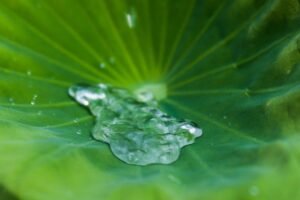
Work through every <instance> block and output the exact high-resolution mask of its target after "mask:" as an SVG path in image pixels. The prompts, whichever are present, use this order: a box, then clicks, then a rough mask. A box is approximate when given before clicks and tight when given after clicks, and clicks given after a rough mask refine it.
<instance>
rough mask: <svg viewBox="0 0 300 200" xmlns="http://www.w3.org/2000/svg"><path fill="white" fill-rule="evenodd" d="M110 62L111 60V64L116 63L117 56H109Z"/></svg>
mask: <svg viewBox="0 0 300 200" xmlns="http://www.w3.org/2000/svg"><path fill="white" fill-rule="evenodd" d="M108 62H109V63H110V64H111V65H114V64H116V58H115V57H109V59H108Z"/></svg>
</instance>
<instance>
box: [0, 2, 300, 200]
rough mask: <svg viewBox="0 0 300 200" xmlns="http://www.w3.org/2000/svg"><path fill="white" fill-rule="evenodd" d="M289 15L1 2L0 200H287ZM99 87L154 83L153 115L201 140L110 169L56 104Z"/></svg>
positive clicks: (83, 129)
mask: <svg viewBox="0 0 300 200" xmlns="http://www.w3.org/2000/svg"><path fill="white" fill-rule="evenodd" d="M299 13H300V2H299V0H239V1H229V0H222V1H217V0H189V1H187V0H176V1H174V0H144V1H140V0H123V1H119V0H105V1H100V0H90V1H80V0H61V1H50V0H45V1H37V0H15V1H11V0H2V1H1V5H0V63H1V65H0V67H1V68H0V92H1V95H0V169H1V170H0V185H2V186H1V188H5V189H3V191H5V192H0V197H2V196H3V199H14V198H15V197H18V198H20V199H28V200H48V199H49V200H50V199H51V200H52V199H64V200H67V199H85V200H89V199H109V200H110V199H130V200H135V199H145V200H147V199H149V200H150V199H172V200H176V199H185V200H192V199H222V200H224V199H291V198H292V199H298V198H300V192H299V189H298V187H299V184H300V181H299V180H300V104H299V102H300V29H299V27H300V26H299V25H300V14H299ZM127 15H131V16H132V18H131V19H129V20H134V21H131V22H130V23H132V24H131V25H130V24H128V23H129V22H128V17H127ZM101 64H102V65H101ZM103 66H105V67H104V68H103ZM99 82H104V83H110V84H113V85H115V86H122V87H126V88H129V89H132V88H136V87H139V86H140V85H144V84H146V85H147V84H157V83H158V84H166V85H167V94H168V95H167V98H165V99H163V100H162V101H161V103H160V104H161V105H160V106H161V108H162V109H164V110H165V111H166V112H168V113H170V114H172V115H174V116H177V117H180V118H188V119H192V120H194V121H196V122H197V123H199V124H200V127H201V128H203V132H204V135H203V136H202V137H201V138H199V139H198V140H197V141H196V143H195V144H193V145H190V146H188V147H186V148H184V149H183V150H182V153H181V156H180V158H179V160H178V161H176V162H175V163H174V164H171V165H151V166H146V167H141V166H132V165H127V164H125V163H123V162H122V161H120V160H118V159H117V158H116V157H114V156H113V155H112V153H111V152H110V150H109V147H108V146H107V145H106V144H103V143H100V142H97V141H94V140H92V139H91V137H90V131H91V127H92V126H93V120H94V119H93V117H92V116H91V115H90V114H89V113H88V111H87V110H85V109H84V108H82V107H80V106H79V105H77V104H76V103H75V102H74V101H72V100H71V99H70V98H69V97H68V94H67V89H68V87H69V86H71V85H73V84H75V83H88V84H95V83H99ZM78 131H80V133H81V134H76V133H78ZM0 190H1V191H2V189H0ZM6 191H9V192H6ZM2 193H3V195H2ZM1 195H2V196H1Z"/></svg>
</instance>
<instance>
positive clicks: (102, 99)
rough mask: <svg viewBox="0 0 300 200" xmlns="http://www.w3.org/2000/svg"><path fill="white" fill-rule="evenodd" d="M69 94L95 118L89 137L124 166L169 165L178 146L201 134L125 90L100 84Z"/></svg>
mask: <svg viewBox="0 0 300 200" xmlns="http://www.w3.org/2000/svg"><path fill="white" fill-rule="evenodd" d="M69 94H70V96H72V97H73V98H74V99H76V100H77V101H78V102H79V103H80V104H82V105H85V106H88V107H89V109H90V111H91V113H92V114H93V115H94V116H95V117H96V123H95V126H94V128H93V130H92V136H93V138H94V139H96V140H99V141H102V142H106V143H109V145H110V148H111V150H112V152H113V153H114V155H115V156H117V157H118V158H119V159H121V160H123V161H124V162H126V163H128V164H135V165H148V164H152V163H161V164H169V163H172V162H174V161H176V160H177V159H178V157H179V154H180V149H181V148H182V147H184V146H186V145H189V144H192V143H194V141H195V139H196V138H197V137H200V136H201V135H202V130H201V129H200V128H198V126H197V125H196V124H195V123H193V122H190V121H187V120H178V119H176V118H174V117H172V116H169V115H167V114H166V113H164V112H162V111H161V110H160V109H159V108H158V107H157V102H156V100H155V99H154V98H150V97H149V96H151V95H149V96H148V94H147V95H144V96H143V95H142V100H144V101H141V100H139V99H138V98H136V97H135V96H134V94H132V93H130V92H129V91H127V90H125V89H122V88H115V87H112V86H110V85H105V84H103V83H102V84H98V85H95V86H78V85H76V86H73V87H71V88H70V89H69ZM152 96H153V95H152Z"/></svg>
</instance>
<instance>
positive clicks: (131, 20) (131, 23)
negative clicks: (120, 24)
mask: <svg viewBox="0 0 300 200" xmlns="http://www.w3.org/2000/svg"><path fill="white" fill-rule="evenodd" d="M125 18H126V22H127V25H128V27H129V28H131V29H132V28H134V27H135V26H136V21H137V14H136V10H135V9H134V8H130V9H129V11H128V12H127V13H125Z"/></svg>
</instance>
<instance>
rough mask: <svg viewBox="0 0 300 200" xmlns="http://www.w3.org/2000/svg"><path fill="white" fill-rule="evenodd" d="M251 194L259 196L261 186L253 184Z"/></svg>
mask: <svg viewBox="0 0 300 200" xmlns="http://www.w3.org/2000/svg"><path fill="white" fill-rule="evenodd" d="M249 194H250V195H251V196H257V195H258V194H259V188H258V187H257V186H256V185H253V186H251V187H250V188H249Z"/></svg>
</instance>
